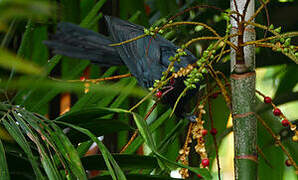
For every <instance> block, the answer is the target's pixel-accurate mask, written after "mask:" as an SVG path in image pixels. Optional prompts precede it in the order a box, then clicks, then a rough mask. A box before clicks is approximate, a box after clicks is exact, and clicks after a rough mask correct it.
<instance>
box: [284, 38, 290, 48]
mask: <svg viewBox="0 0 298 180" xmlns="http://www.w3.org/2000/svg"><path fill="white" fill-rule="evenodd" d="M290 44H291V38H287V39H286V41H285V46H289V45H290Z"/></svg>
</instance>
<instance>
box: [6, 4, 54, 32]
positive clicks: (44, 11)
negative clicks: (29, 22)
mask: <svg viewBox="0 0 298 180" xmlns="http://www.w3.org/2000/svg"><path fill="white" fill-rule="evenodd" d="M0 9H1V11H0V22H3V21H4V22H5V21H7V20H9V19H12V18H15V17H17V18H34V19H36V20H42V19H45V18H46V17H48V16H50V15H51V12H52V10H53V6H52V5H51V4H50V2H48V1H40V0H1V1H0ZM0 30H1V28H0Z"/></svg>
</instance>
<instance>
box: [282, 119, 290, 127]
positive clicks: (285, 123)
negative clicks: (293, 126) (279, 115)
mask: <svg viewBox="0 0 298 180" xmlns="http://www.w3.org/2000/svg"><path fill="white" fill-rule="evenodd" d="M281 124H282V125H283V126H284V127H288V126H289V125H290V122H289V121H288V120H287V119H284V120H282V121H281Z"/></svg>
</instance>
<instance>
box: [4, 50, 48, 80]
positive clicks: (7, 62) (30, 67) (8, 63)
mask: <svg viewBox="0 0 298 180" xmlns="http://www.w3.org/2000/svg"><path fill="white" fill-rule="evenodd" d="M0 66H2V67H4V68H6V69H13V68H14V69H15V70H16V71H17V72H21V73H25V74H34V75H41V74H42V73H43V70H42V68H40V67H38V66H37V65H35V64H33V63H31V62H29V61H26V60H23V59H22V58H19V57H17V56H16V55H14V54H12V53H10V52H8V51H6V50H3V49H0Z"/></svg>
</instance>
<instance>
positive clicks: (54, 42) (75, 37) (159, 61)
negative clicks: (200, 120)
mask: <svg viewBox="0 0 298 180" xmlns="http://www.w3.org/2000/svg"><path fill="white" fill-rule="evenodd" d="M105 20H106V22H107V25H108V30H109V32H110V34H111V37H106V36H104V35H102V34H99V33H96V32H94V31H91V30H88V29H84V28H81V27H79V26H77V25H74V24H71V23H60V24H58V30H57V32H56V34H55V35H53V38H52V39H51V40H50V41H44V43H45V44H46V45H47V46H48V47H50V48H51V49H53V52H54V53H56V54H61V55H65V56H69V57H73V58H79V59H89V60H90V61H91V62H92V63H94V64H98V65H100V66H120V65H126V66H127V67H128V69H129V71H130V72H131V74H132V75H133V76H134V77H136V78H137V80H138V83H139V84H140V85H141V86H142V87H144V88H150V87H152V86H153V84H154V82H155V80H158V79H160V78H161V77H162V72H164V71H166V69H167V68H168V65H169V64H170V61H169V58H170V57H171V56H173V57H174V56H175V54H176V53H177V49H178V47H177V46H175V45H174V44H173V43H172V42H170V41H168V40H166V39H164V38H163V37H162V36H160V35H156V36H155V37H152V36H146V37H144V38H141V39H138V40H136V41H133V42H129V43H126V44H123V45H120V46H109V45H110V44H114V43H118V42H123V41H126V40H129V39H132V38H135V37H137V36H140V35H143V34H144V27H142V26H139V25H136V24H133V23H130V22H127V21H124V20H121V19H118V18H115V17H110V16H105ZM185 52H186V54H187V55H184V56H182V57H180V59H181V61H180V62H179V63H178V62H175V64H174V68H175V71H176V72H177V71H178V70H179V69H180V68H181V67H183V68H185V67H186V66H187V65H188V64H193V63H195V62H196V60H197V59H196V57H195V56H194V55H192V54H191V52H189V51H188V50H185ZM183 80H184V79H183V78H176V79H174V80H172V81H171V82H170V83H169V84H168V86H167V87H166V88H163V89H162V90H161V91H163V92H166V93H163V95H162V97H161V101H162V102H163V103H165V104H169V105H170V106H171V107H174V105H175V103H176V100H177V98H178V97H179V95H180V94H181V93H182V91H183V90H184V88H185V85H184V83H183ZM197 90H198V85H197V88H196V89H192V90H189V91H188V92H187V93H186V95H185V96H183V98H181V100H180V101H179V103H178V105H177V107H176V109H175V114H176V115H177V116H178V117H181V118H183V117H186V113H185V104H186V103H187V102H188V101H189V100H190V98H191V97H193V96H194V94H195V93H196V92H197ZM187 117H188V119H190V120H191V121H194V118H195V116H187Z"/></svg>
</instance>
